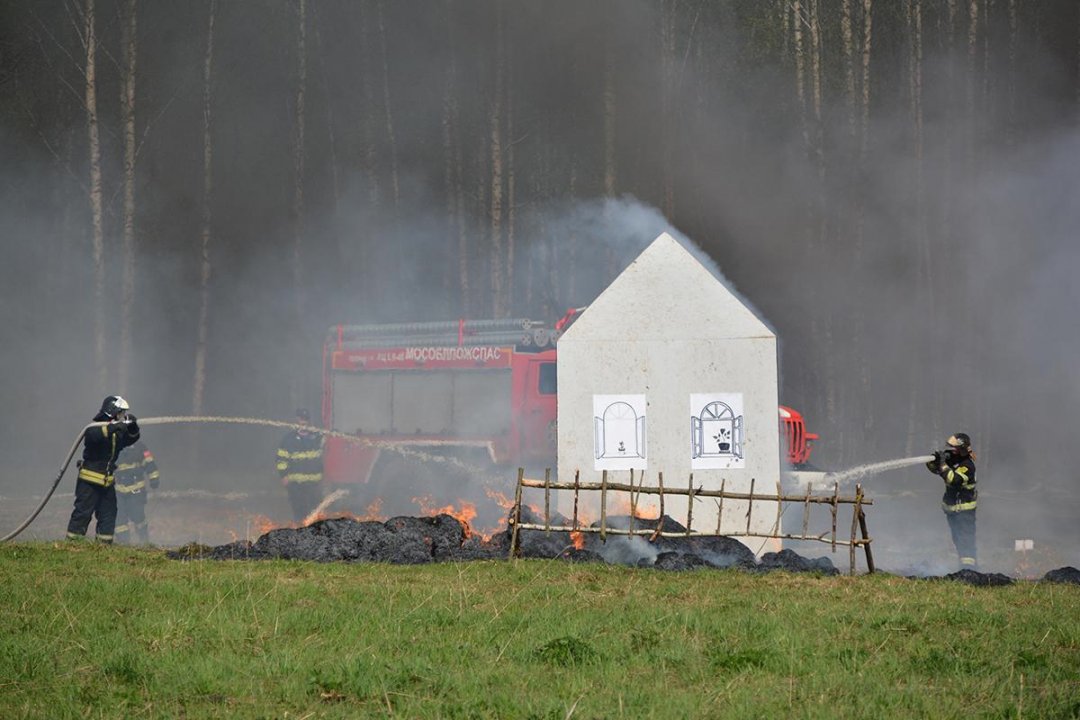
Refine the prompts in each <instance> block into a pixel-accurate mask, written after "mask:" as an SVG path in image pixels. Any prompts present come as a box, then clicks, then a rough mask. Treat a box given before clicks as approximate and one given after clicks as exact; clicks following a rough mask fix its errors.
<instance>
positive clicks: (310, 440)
mask: <svg viewBox="0 0 1080 720" xmlns="http://www.w3.org/2000/svg"><path fill="white" fill-rule="evenodd" d="M322 457H323V436H322V434H321V433H315V432H304V433H301V432H299V431H293V432H290V433H289V434H288V435H286V436H285V437H284V438H282V440H281V445H280V446H278V451H277V471H278V475H280V476H281V479H282V480H284V481H285V482H287V483H303V482H319V481H320V480H322V470H323V463H322Z"/></svg>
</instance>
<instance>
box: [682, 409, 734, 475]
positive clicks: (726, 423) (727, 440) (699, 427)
mask: <svg viewBox="0 0 1080 720" xmlns="http://www.w3.org/2000/svg"><path fill="white" fill-rule="evenodd" d="M690 437H691V439H692V443H693V455H692V458H695V459H696V458H723V457H729V458H737V459H739V460H741V459H742V457H743V441H744V437H743V416H742V415H741V414H740V415H736V414H735V412H734V411H733V410H732V409H731V407H730V406H729V405H728V404H727V403H723V402H720V401H718V400H717V401H713V402H710V403H708V404H707V405H705V407H703V408H702V409H701V412H699V413H698V414H697V415H693V416H691V418H690Z"/></svg>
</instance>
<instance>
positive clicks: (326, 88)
mask: <svg viewBox="0 0 1080 720" xmlns="http://www.w3.org/2000/svg"><path fill="white" fill-rule="evenodd" d="M311 24H312V27H313V28H314V30H315V46H316V48H317V49H318V57H319V70H320V72H319V76H320V78H321V80H322V82H321V83H320V84H321V85H322V92H323V97H324V98H325V101H326V139H327V144H328V148H327V149H328V150H329V152H330V192H331V200H332V201H333V207H332V212H333V220H334V247H335V248H336V249H337V252H338V260H339V261H342V260H344V257H345V248H344V241H343V234H342V232H341V228H340V225H339V221H340V208H341V183H340V178H339V170H338V155H337V133H336V131H335V128H334V96H333V95H332V94H331V93H330V79H329V78H328V77H327V72H326V50H325V48H324V47H323V41H322V16H321V15H320V14H319V6H318V5H315V6H313V7H312V18H311Z"/></svg>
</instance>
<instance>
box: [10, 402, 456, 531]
mask: <svg viewBox="0 0 1080 720" xmlns="http://www.w3.org/2000/svg"><path fill="white" fill-rule="evenodd" d="M138 423H139V425H140V426H147V425H169V424H178V423H225V424H232V425H262V426H264V427H275V428H291V429H299V428H306V429H307V430H309V431H310V432H316V433H319V434H321V435H326V436H327V437H335V438H341V439H343V440H347V441H349V442H353V443H359V444H363V445H368V446H371V447H376V448H379V449H385V450H391V451H393V452H397V453H400V454H402V455H406V456H415V457H419V458H421V459H422V460H435V461H442V462H450V463H454V464H457V465H461V466H463V467H466V468H467V469H469V470H475V468H468V467H467V466H466V465H465V464H464V463H462V462H461V461H460V460H457V459H456V458H449V457H442V456H435V455H430V454H428V453H424V452H421V451H417V450H408V449H406V448H402V447H400V446H399V445H397V444H395V443H392V442H385V441H378V440H370V439H368V438H362V437H357V436H356V435H349V434H347V433H343V432H339V431H336V430H326V429H324V428H319V427H315V426H313V425H301V424H299V423H295V422H283V421H280V420H264V419H262V418H246V417H217V416H194V415H173V416H166V417H151V418H141V419H139V421H138ZM102 425H108V423H106V422H92V423H89V424H88V425H86V427H84V428H83V429H82V430H80V431H79V434H78V435H77V436H76V437H75V442H74V443H72V445H71V450H70V451H69V452H68V454H67V458H66V459H65V460H64V462H63V464H62V465H61V466H60V472H58V473H57V474H56V479H55V480H53V483H52V486H51V487H50V488H49V490H48V492H46V493H45V497H43V498H42V500H41V502H40V503H39V504H38V506H37V508H36V509H35V510H34V511H33V512H32V513H31V514H30V516H29V517H27V518H26V520H24V521H23V522H22V523H21V524H20V525H19V526H18V527H17V528H15V529H14V530H12V531H11V532H10V533H8V534H7V535H4V536H3V537H0V543H3V542H7V541H8V540H11V539H12V538H15V537H17V536H18V535H19V533H21V532H22V531H23V530H25V529H26V528H28V527H29V526H30V524H31V523H32V522H34V520H35V519H37V516H38V515H39V514H41V511H42V510H44V509H45V505H46V504H48V502H49V500H50V498H52V496H53V493H55V492H56V488H57V487H58V486H59V485H60V481H61V480H62V479H63V477H64V473H65V472H66V471H67V469H68V466H69V465H71V460H72V459H73V458H74V457H75V453H76V451H77V450H78V449H79V445H81V444H82V441H83V438H84V437H85V436H86V432H87V431H88V430H91V429H92V428H96V427H101V426H102Z"/></svg>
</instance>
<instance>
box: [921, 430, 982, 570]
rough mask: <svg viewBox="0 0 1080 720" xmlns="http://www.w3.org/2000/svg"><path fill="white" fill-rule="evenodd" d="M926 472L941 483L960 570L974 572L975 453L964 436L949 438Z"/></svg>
mask: <svg viewBox="0 0 1080 720" xmlns="http://www.w3.org/2000/svg"><path fill="white" fill-rule="evenodd" d="M926 468H927V469H928V470H929V471H930V472H932V473H934V474H935V475H938V476H940V477H941V479H942V480H944V481H945V494H944V496H942V498H941V508H942V510H944V511H945V519H946V520H948V522H949V532H950V533H952V540H953V545H955V546H956V553H957V555H959V556H960V566H961V569H966V570H977V569H978V560H977V555H976V552H975V503H976V500H977V499H978V494H979V493H978V491H977V490H976V489H975V453H974V452H972V450H971V438H970V437H969V436H968V435H967V434H966V433H956V434H955V435H950V436H949V439H948V440H947V441H946V448H945V449H944V450H935V451H934V457H933V459H932V460H931V461H930V462H928V463H926Z"/></svg>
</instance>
